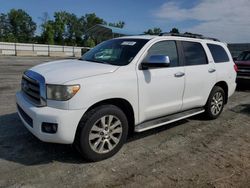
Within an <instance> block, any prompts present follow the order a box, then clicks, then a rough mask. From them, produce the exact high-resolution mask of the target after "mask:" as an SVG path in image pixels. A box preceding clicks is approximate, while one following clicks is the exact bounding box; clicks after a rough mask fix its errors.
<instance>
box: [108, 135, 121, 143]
mask: <svg viewBox="0 0 250 188" xmlns="http://www.w3.org/2000/svg"><path fill="white" fill-rule="evenodd" d="M110 139H111V140H113V141H114V143H115V144H117V143H118V142H119V139H118V138H116V137H114V136H113V135H110Z"/></svg>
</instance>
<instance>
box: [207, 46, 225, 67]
mask: <svg viewBox="0 0 250 188" xmlns="http://www.w3.org/2000/svg"><path fill="white" fill-rule="evenodd" d="M207 46H208V48H209V50H210V52H211V54H212V56H213V59H214V62H215V63H223V62H228V61H229V57H228V55H227V52H226V51H225V50H224V48H223V47H222V46H220V45H216V44H207Z"/></svg>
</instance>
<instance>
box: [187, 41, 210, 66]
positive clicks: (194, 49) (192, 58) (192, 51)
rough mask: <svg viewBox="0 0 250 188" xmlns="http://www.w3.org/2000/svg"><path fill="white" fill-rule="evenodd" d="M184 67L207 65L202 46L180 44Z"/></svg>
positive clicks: (196, 43) (190, 43) (195, 43)
mask: <svg viewBox="0 0 250 188" xmlns="http://www.w3.org/2000/svg"><path fill="white" fill-rule="evenodd" d="M182 46H183V50H184V57H185V63H186V64H185V65H186V66H190V65H204V64H207V63H208V61H207V55H206V53H205V51H204V48H203V47H202V45H201V44H200V43H198V42H187V41H183V42H182Z"/></svg>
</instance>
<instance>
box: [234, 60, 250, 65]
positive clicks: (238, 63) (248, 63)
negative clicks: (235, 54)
mask: <svg viewBox="0 0 250 188" xmlns="http://www.w3.org/2000/svg"><path fill="white" fill-rule="evenodd" d="M235 63H236V65H246V66H250V61H235Z"/></svg>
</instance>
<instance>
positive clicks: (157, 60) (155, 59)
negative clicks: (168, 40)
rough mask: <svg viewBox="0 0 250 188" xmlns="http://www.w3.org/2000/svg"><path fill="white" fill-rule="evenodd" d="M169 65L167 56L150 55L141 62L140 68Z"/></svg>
mask: <svg viewBox="0 0 250 188" xmlns="http://www.w3.org/2000/svg"><path fill="white" fill-rule="evenodd" d="M169 66H170V60H169V57H168V56H165V55H152V56H150V57H149V58H148V60H147V61H144V62H142V63H141V69H142V70H145V69H149V68H163V67H169Z"/></svg>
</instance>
